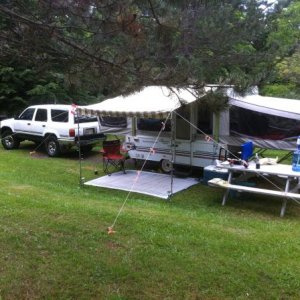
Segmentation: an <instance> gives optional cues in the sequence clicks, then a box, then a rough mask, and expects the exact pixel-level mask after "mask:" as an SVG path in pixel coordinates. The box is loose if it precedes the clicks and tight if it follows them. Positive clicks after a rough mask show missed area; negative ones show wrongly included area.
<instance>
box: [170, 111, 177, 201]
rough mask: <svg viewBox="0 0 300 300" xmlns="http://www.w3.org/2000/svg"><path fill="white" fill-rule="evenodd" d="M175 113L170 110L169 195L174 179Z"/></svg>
mask: <svg viewBox="0 0 300 300" xmlns="http://www.w3.org/2000/svg"><path fill="white" fill-rule="evenodd" d="M175 126H176V125H175V113H174V112H173V111H172V113H171V154H172V158H171V163H172V169H171V190H170V195H169V197H171V196H172V195H173V179H174V162H175V150H176V149H175V148H176V145H175V133H176V128H175Z"/></svg>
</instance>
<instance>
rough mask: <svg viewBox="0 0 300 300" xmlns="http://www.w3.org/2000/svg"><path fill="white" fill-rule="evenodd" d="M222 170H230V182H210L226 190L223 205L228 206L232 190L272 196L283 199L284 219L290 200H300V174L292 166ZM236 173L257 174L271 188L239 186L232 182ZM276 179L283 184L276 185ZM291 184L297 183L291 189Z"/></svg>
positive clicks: (221, 180) (253, 165) (220, 180)
mask: <svg viewBox="0 0 300 300" xmlns="http://www.w3.org/2000/svg"><path fill="white" fill-rule="evenodd" d="M220 167H221V168H222V169H227V170H228V180H227V181H225V180H223V179H220V178H213V179H211V180H209V181H208V184H209V185H210V186H214V187H220V188H224V189H225V192H224V195H223V199H222V205H225V204H226V201H227V198H228V195H229V192H230V190H237V191H240V192H249V193H257V194H264V195H270V196H277V197H282V198H283V200H282V207H281V211H280V216H281V217H283V216H284V214H285V210H286V205H287V201H288V200H289V199H290V200H291V199H296V200H300V194H299V193H298V190H299V189H300V184H299V182H300V172H295V171H293V170H292V166H291V165H284V164H274V165H261V166H260V168H259V169H256V166H255V163H254V162H250V163H249V166H248V167H247V168H245V167H244V166H242V165H221V166H220ZM234 173H241V174H242V173H243V174H245V175H249V174H257V175H258V176H262V177H265V178H267V179H268V181H269V182H271V183H272V187H271V188H260V187H251V186H245V185H242V184H239V182H236V183H235V182H232V179H233V174H234ZM274 177H280V178H281V179H282V180H281V182H282V183H281V184H280V183H278V181H276V183H274V182H273V181H272V179H273V178H274ZM291 182H295V184H294V186H293V187H292V188H291Z"/></svg>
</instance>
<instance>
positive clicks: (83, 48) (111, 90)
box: [0, 0, 300, 115]
mask: <svg viewBox="0 0 300 300" xmlns="http://www.w3.org/2000/svg"><path fill="white" fill-rule="evenodd" d="M299 24H300V3H299V1H289V0H283V1H276V2H269V1H255V0H233V1H227V0H223V1H217V0H214V1H213V0H211V1H204V0H203V1H195V0H188V1H180V0H166V1H160V0H139V1H134V0H119V1H113V0H102V1H100V0H53V1H43V0H40V1H37V0H26V1H25V0H12V1H8V0H1V1H0V114H5V115H14V114H16V113H19V112H20V111H21V110H22V109H23V108H24V107H26V106H28V105H31V104H38V103H76V104H89V103H96V102H100V101H102V100H103V99H105V98H107V97H113V96H116V95H119V94H128V93H130V92H132V91H137V90H140V89H142V88H143V87H144V86H147V85H166V86H169V87H186V86H193V87H194V88H196V89H198V90H201V89H202V88H203V87H204V86H205V85H206V84H219V85H228V84H230V85H234V86H235V88H236V89H237V90H239V91H241V92H243V91H245V90H247V88H249V87H250V86H254V85H255V86H258V87H259V89H260V93H261V94H265V95H270V96H279V97H286V98H296V99H300V44H299V37H300V29H299V28H300V27H299Z"/></svg>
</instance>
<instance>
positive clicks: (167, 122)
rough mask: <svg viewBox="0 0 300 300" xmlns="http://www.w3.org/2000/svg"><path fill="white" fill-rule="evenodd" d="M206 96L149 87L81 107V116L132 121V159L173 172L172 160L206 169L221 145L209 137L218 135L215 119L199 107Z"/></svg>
mask: <svg viewBox="0 0 300 300" xmlns="http://www.w3.org/2000/svg"><path fill="white" fill-rule="evenodd" d="M202 96H204V95H196V94H195V91H194V90H191V89H174V90H170V89H168V88H167V87H161V86H149V87H146V88H144V89H143V90H142V91H141V92H139V93H134V94H131V95H129V96H126V97H123V96H120V97H116V98H113V99H109V100H106V101H104V102H102V103H99V104H96V105H94V106H88V107H80V108H79V113H80V114H88V115H96V116H98V117H100V118H103V117H105V116H110V117H127V118H132V126H131V133H129V134H126V136H125V147H127V149H128V150H130V151H129V156H130V157H131V158H134V159H136V160H145V159H146V158H147V159H148V160H151V161H154V162H157V163H159V164H160V165H161V168H162V170H163V171H165V172H170V171H171V161H174V163H175V164H178V165H188V166H194V167H205V166H207V165H210V164H212V163H213V161H214V160H215V159H217V158H218V156H219V152H220V148H221V147H220V145H218V144H217V143H214V141H213V140H212V139H211V138H209V136H210V135H211V134H213V133H214V132H213V120H214V116H213V114H210V113H209V112H208V111H207V110H206V109H205V107H204V106H201V105H199V104H200V101H201V97H202ZM197 128H200V129H201V130H202V131H203V133H199V131H197ZM204 133H205V134H204ZM223 146H224V147H225V145H223ZM149 153H151V155H149Z"/></svg>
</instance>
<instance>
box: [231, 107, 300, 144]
mask: <svg viewBox="0 0 300 300" xmlns="http://www.w3.org/2000/svg"><path fill="white" fill-rule="evenodd" d="M230 132H231V134H232V135H240V134H243V135H248V136H252V137H259V138H263V139H270V140H280V139H285V138H290V137H294V136H298V135H299V133H300V121H298V120H294V119H288V118H284V117H279V116H273V115H269V114H264V113H261V112H257V111H251V110H248V109H244V108H240V107H235V106H232V107H231V109H230Z"/></svg>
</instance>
